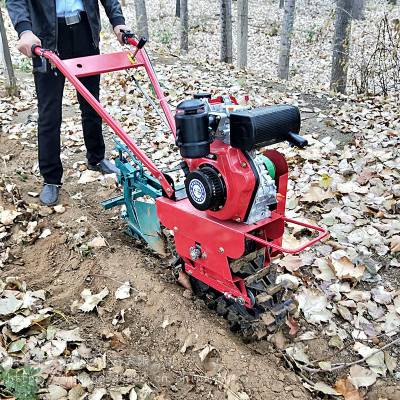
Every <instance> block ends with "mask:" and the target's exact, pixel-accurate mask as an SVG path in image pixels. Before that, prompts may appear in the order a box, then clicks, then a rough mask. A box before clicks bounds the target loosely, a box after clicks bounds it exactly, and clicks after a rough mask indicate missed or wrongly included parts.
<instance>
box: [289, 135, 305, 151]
mask: <svg viewBox="0 0 400 400" xmlns="http://www.w3.org/2000/svg"><path fill="white" fill-rule="evenodd" d="M287 141H288V142H289V143H290V144H291V145H292V146H296V147H299V148H301V149H303V148H304V147H306V146H308V140H307V139H304V138H303V136H301V135H299V134H298V133H293V132H289V133H288V138H287Z"/></svg>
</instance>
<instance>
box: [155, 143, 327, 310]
mask: <svg viewBox="0 0 400 400" xmlns="http://www.w3.org/2000/svg"><path fill="white" fill-rule="evenodd" d="M273 151H275V150H273ZM276 153H277V154H275V158H278V155H279V153H278V152H276ZM281 157H282V156H281ZM283 160H284V159H283ZM281 167H282V169H281V170H280V171H279V166H278V168H277V180H278V181H283V182H285V178H284V177H285V175H287V166H286V168H285V166H283V165H281ZM285 170H286V173H285ZM279 173H281V175H280V176H279ZM286 182H287V181H286ZM279 189H280V188H279V187H278V190H279ZM280 190H282V194H283V192H284V193H285V192H286V187H285V186H284V187H283V188H281V189H280ZM285 195H286V193H285ZM283 198H285V197H283ZM282 201H283V200H282ZM157 213H158V217H159V218H160V221H161V223H162V224H163V225H164V226H166V227H167V228H168V229H171V230H172V231H173V232H174V240H175V246H176V251H177V253H178V254H179V255H180V256H181V257H182V259H183V260H184V262H185V270H186V271H187V272H188V273H189V274H190V275H192V276H194V277H195V278H197V279H199V280H201V281H202V282H204V283H206V284H207V285H209V286H211V287H213V288H214V289H216V290H218V291H220V292H222V293H226V295H227V296H228V297H231V298H233V299H237V300H239V301H243V302H244V303H245V305H246V306H247V307H252V302H251V299H250V298H249V297H248V295H247V292H246V290H245V286H244V281H243V279H242V278H240V277H238V276H235V275H234V274H232V271H231V269H230V266H229V260H237V259H239V258H241V257H242V256H243V255H244V253H245V242H246V240H250V241H253V242H255V243H257V245H259V248H265V255H266V257H265V268H268V266H269V264H270V261H271V257H272V256H274V255H276V254H278V253H291V254H293V253H298V252H300V251H303V250H304V249H306V248H307V247H309V246H311V245H312V244H314V243H316V242H318V241H320V240H322V239H323V238H325V237H326V236H328V232H327V231H326V230H324V229H322V228H320V227H318V226H313V225H310V224H306V223H303V222H299V221H295V220H292V219H290V218H286V217H285V216H284V215H282V213H281V212H280V211H278V209H276V210H274V211H272V213H271V216H270V217H269V218H266V219H264V220H262V221H259V222H257V223H255V224H249V225H248V224H244V223H238V222H235V221H232V220H221V219H219V218H218V219H217V218H215V217H214V216H212V215H210V213H207V212H203V211H199V210H196V209H194V208H193V207H192V205H191V204H190V202H189V201H188V200H187V199H185V200H181V201H172V200H170V199H166V198H164V197H160V198H158V199H157ZM285 222H289V223H294V224H297V225H301V226H304V227H307V228H309V229H311V230H315V231H318V232H320V235H319V236H318V237H316V238H315V239H312V240H310V241H309V242H308V243H306V244H304V245H302V246H301V247H299V248H296V249H287V248H284V247H281V246H280V243H281V242H282V237H283V234H284V230H285ZM196 246H197V247H199V246H200V249H201V252H202V254H203V257H201V258H200V259H198V260H192V259H191V255H190V249H191V248H192V247H196Z"/></svg>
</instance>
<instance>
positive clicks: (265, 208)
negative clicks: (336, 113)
mask: <svg viewBox="0 0 400 400" xmlns="http://www.w3.org/2000/svg"><path fill="white" fill-rule="evenodd" d="M210 100H211V96H210V95H206V94H199V95H197V96H195V99H193V100H186V101H183V102H182V103H180V104H179V105H178V108H177V112H176V116H175V121H176V129H177V140H176V143H177V146H178V147H179V149H180V153H181V156H182V157H183V158H184V159H186V163H187V165H188V167H189V171H190V172H189V173H188V174H187V176H186V180H185V188H186V193H187V196H188V199H189V201H190V202H191V204H192V205H193V207H195V208H196V209H198V210H201V211H207V214H208V215H210V216H212V217H214V218H217V219H221V220H234V221H237V222H244V223H246V224H253V223H255V222H258V221H260V220H262V219H265V218H267V217H270V215H271V210H272V209H274V207H276V204H277V200H276V197H277V188H276V184H275V165H274V163H273V162H272V160H270V159H269V158H268V157H266V156H265V155H263V154H262V153H261V154H259V153H258V150H259V149H261V148H263V147H266V146H269V145H272V144H276V143H279V142H282V141H285V140H286V141H288V142H289V143H291V144H293V145H295V146H298V147H301V148H303V147H304V146H306V145H307V141H306V140H305V139H304V138H302V137H301V136H300V135H299V134H298V133H299V131H300V113H299V109H298V108H297V107H295V106H287V105H284V106H272V107H266V108H256V109H243V107H240V106H238V105H237V102H236V100H235V99H234V98H231V97H221V98H219V99H216V100H214V101H210ZM235 103H236V104H235ZM241 108H242V109H241Z"/></svg>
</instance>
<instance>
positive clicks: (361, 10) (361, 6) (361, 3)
mask: <svg viewBox="0 0 400 400" xmlns="http://www.w3.org/2000/svg"><path fill="white" fill-rule="evenodd" d="M352 15H353V18H354V19H365V0H353V13H352Z"/></svg>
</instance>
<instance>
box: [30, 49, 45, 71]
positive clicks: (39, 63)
mask: <svg viewBox="0 0 400 400" xmlns="http://www.w3.org/2000/svg"><path fill="white" fill-rule="evenodd" d="M42 51H43V49H42V47H41V46H39V45H38V44H34V45H32V47H31V52H32V55H33V62H32V64H33V72H39V73H42V74H44V73H46V72H47V70H48V69H47V66H48V62H47V60H46V58H45V57H44V56H43V55H42V54H41V53H42Z"/></svg>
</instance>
